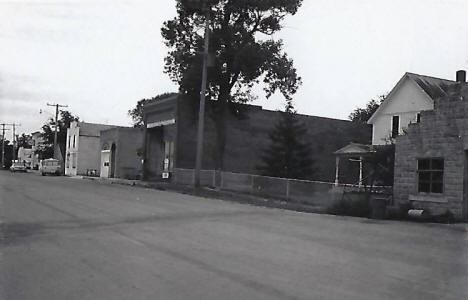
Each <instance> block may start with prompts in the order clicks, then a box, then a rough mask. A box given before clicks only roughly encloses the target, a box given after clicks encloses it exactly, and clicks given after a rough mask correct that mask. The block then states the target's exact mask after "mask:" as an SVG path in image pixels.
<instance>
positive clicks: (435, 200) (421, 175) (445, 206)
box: [394, 71, 468, 220]
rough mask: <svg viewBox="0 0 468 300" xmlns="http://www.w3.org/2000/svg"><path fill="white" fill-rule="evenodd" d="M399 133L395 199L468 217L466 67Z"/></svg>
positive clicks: (467, 87) (437, 211) (398, 201)
mask: <svg viewBox="0 0 468 300" xmlns="http://www.w3.org/2000/svg"><path fill="white" fill-rule="evenodd" d="M457 75H458V76H457V82H456V83H454V84H452V85H451V86H450V87H449V88H448V89H447V90H446V92H445V95H444V96H442V97H440V98H438V99H437V100H436V101H435V102H434V110H428V111H423V112H421V115H420V120H419V123H413V124H410V125H409V127H408V128H407V130H406V132H405V133H404V134H403V135H401V136H398V137H397V139H396V144H395V145H396V147H395V181H394V199H395V201H396V202H397V203H398V204H400V205H403V204H411V205H412V206H413V207H415V208H419V209H425V210H428V211H429V212H430V213H432V214H444V213H446V212H450V213H452V214H453V215H454V216H455V217H456V219H458V220H463V219H464V220H467V218H468V84H467V83H466V73H465V72H463V71H462V72H458V73H457Z"/></svg>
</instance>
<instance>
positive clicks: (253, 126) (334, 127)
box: [143, 95, 371, 182]
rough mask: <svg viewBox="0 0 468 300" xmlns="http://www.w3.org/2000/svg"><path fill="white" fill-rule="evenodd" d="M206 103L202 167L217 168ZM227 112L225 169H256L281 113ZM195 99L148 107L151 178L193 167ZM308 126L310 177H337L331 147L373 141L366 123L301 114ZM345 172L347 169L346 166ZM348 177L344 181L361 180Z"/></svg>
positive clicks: (259, 110)
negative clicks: (311, 175)
mask: <svg viewBox="0 0 468 300" xmlns="http://www.w3.org/2000/svg"><path fill="white" fill-rule="evenodd" d="M212 105H213V103H209V102H208V103H207V114H206V120H205V139H204V157H203V163H202V168H203V169H205V170H214V169H216V168H217V160H216V157H217V153H218V150H217V149H218V148H217V146H216V136H217V134H216V129H215V128H216V127H215V122H214V120H213V119H212V117H211V114H210V113H209V111H210V106H212ZM232 111H237V112H239V115H238V116H236V115H234V113H229V114H228V116H227V121H226V122H227V126H226V144H225V145H226V146H225V151H224V155H223V157H222V158H221V159H222V164H223V170H224V171H231V172H238V173H249V174H258V173H259V172H258V170H257V166H258V165H259V164H260V163H261V159H260V155H261V153H262V149H264V148H266V147H268V145H269V143H270V139H269V136H268V134H269V132H270V131H271V130H272V128H273V126H274V124H275V123H276V122H277V121H278V119H279V117H280V116H281V114H282V112H278V111H269V110H263V109H262V108H261V107H260V106H254V105H237V106H235V109H234V110H232ZM197 118H198V107H197V101H191V100H190V99H187V98H184V97H183V96H177V95H175V96H170V97H167V98H164V99H161V100H157V101H153V102H150V103H148V104H147V105H145V107H144V120H145V131H146V134H145V139H144V140H145V141H144V144H145V146H144V147H143V148H144V157H145V159H144V161H145V163H144V170H145V175H146V177H147V178H149V179H158V178H161V174H162V173H163V170H168V171H171V170H172V169H173V168H185V169H193V168H194V166H195V153H196V142H197V141H196V131H197V124H198V120H197ZM298 118H300V120H301V121H302V122H304V123H305V125H306V126H307V128H308V132H307V139H308V140H309V141H310V143H311V144H312V149H313V150H312V153H311V155H312V158H313V159H314V161H315V164H314V168H315V173H314V176H313V177H312V178H310V179H313V180H320V181H330V182H331V181H333V180H334V178H335V157H334V155H333V152H334V151H336V150H337V149H339V148H341V147H343V146H345V145H347V144H349V143H350V142H360V143H370V140H371V129H370V127H368V126H367V125H362V124H357V123H352V122H350V121H345V120H336V119H330V118H322V117H315V116H306V115H298ZM342 171H343V172H344V173H346V168H345V167H343V169H342ZM349 174H356V176H354V177H356V178H354V177H353V178H346V176H343V177H342V178H343V182H347V181H348V182H357V180H358V179H357V174H358V172H349Z"/></svg>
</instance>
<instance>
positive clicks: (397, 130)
mask: <svg viewBox="0 0 468 300" xmlns="http://www.w3.org/2000/svg"><path fill="white" fill-rule="evenodd" d="M395 118H398V126H397V128H396V134H395V131H394V129H395ZM400 124H401V118H400V116H399V115H392V127H391V129H390V135H391V137H392V138H393V139H394V138H396V137H397V136H398V135H400Z"/></svg>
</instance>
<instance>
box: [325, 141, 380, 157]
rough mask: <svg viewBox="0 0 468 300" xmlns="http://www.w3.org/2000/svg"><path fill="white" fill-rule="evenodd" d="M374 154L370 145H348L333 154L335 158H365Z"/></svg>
mask: <svg viewBox="0 0 468 300" xmlns="http://www.w3.org/2000/svg"><path fill="white" fill-rule="evenodd" d="M374 153H375V149H374V147H373V146H372V145H365V144H358V143H350V144H349V145H346V146H345V147H343V148H341V149H339V150H337V151H335V152H333V154H335V155H336V156H355V155H356V156H367V155H372V154H374Z"/></svg>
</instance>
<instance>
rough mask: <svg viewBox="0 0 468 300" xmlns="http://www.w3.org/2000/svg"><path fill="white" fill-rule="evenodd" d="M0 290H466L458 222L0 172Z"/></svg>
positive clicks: (365, 295)
mask: <svg viewBox="0 0 468 300" xmlns="http://www.w3.org/2000/svg"><path fill="white" fill-rule="evenodd" d="M0 201H1V202H0V222H2V224H1V231H0V234H1V235H0V238H1V240H0V255H1V257H0V259H1V260H0V264H1V265H0V275H1V277H0V284H1V286H0V299H8V300H10V299H12V300H13V299H47V300H49V299H395V298H397V299H467V298H468V285H467V283H468V233H467V232H466V230H465V228H466V227H464V226H461V225H457V226H453V225H450V226H449V225H430V224H416V223H403V222H390V221H372V220H367V219H359V218H345V217H336V216H328V215H315V214H304V213H296V212H291V211H283V210H278V209H268V208H261V207H253V206H249V205H242V204H238V203H231V202H226V201H220V200H213V199H204V198H198V197H193V196H188V195H181V194H177V193H171V192H165V191H157V190H149V189H143V188H135V187H129V186H119V185H106V184H99V183H96V182H92V181H88V180H81V179H73V178H65V177H41V176H38V175H37V174H33V173H28V174H19V173H17V174H11V173H9V172H5V171H0Z"/></svg>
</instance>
